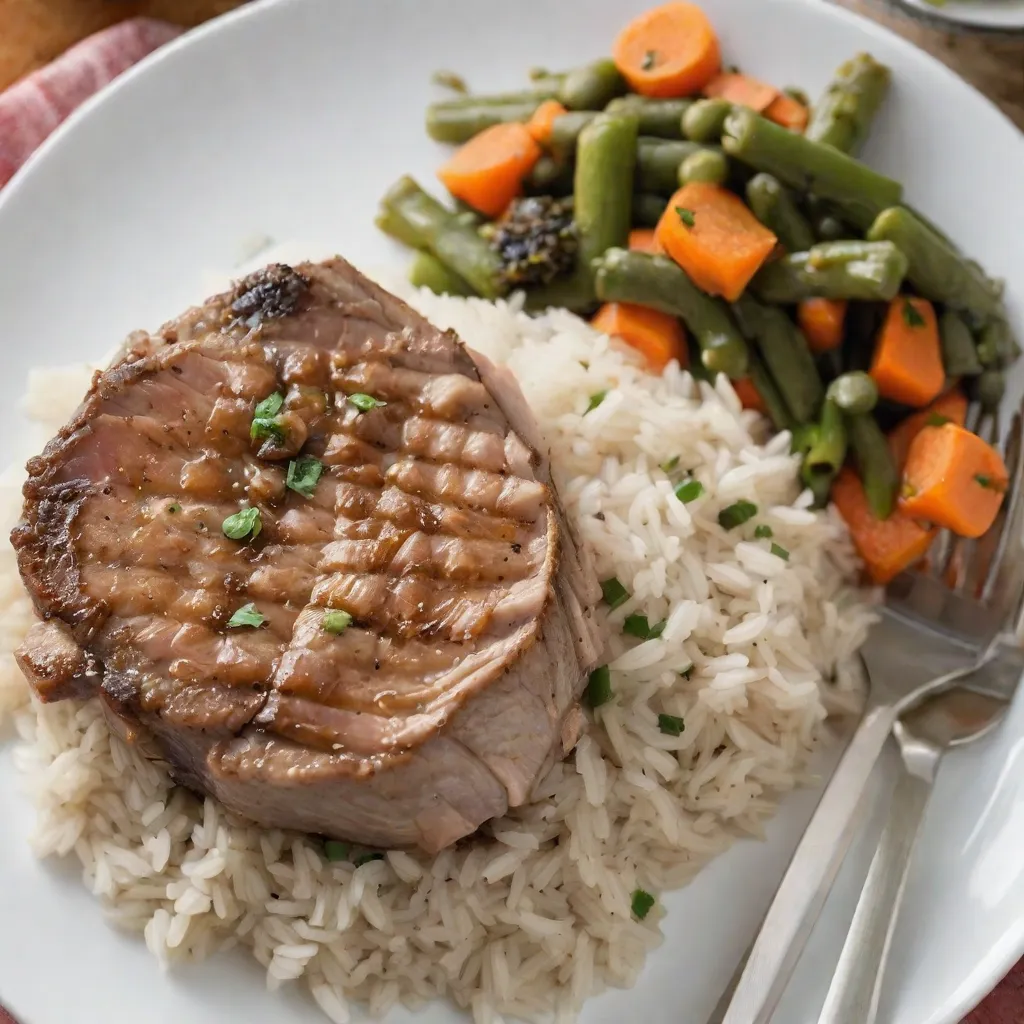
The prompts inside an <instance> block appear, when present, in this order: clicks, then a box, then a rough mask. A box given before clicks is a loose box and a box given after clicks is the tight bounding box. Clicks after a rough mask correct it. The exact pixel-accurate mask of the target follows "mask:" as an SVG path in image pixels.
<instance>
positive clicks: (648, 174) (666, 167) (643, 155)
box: [636, 136, 701, 196]
mask: <svg viewBox="0 0 1024 1024" xmlns="http://www.w3.org/2000/svg"><path fill="white" fill-rule="evenodd" d="M700 149H701V147H700V146H698V145H697V143H696V142H683V141H671V140H669V139H652V138H649V137H647V136H641V137H640V138H639V139H638V140H637V144H636V187H637V191H638V192H654V193H657V194H660V195H665V196H670V195H672V193H673V192H675V190H676V189H677V188H679V167H680V165H681V164H682V162H683V161H684V160H685V159H686V158H687V157H688V156H690V155H691V154H693V153H696V152H698V151H699V150H700Z"/></svg>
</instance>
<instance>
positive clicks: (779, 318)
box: [733, 295, 825, 423]
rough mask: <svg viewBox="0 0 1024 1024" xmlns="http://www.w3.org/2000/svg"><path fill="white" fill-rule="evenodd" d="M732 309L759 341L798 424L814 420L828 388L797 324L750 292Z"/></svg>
mask: <svg viewBox="0 0 1024 1024" xmlns="http://www.w3.org/2000/svg"><path fill="white" fill-rule="evenodd" d="M733 311H734V312H735V314H736V318H737V320H738V321H739V325H740V328H741V329H742V330H743V332H744V334H746V335H747V336H748V337H750V338H753V339H754V340H755V341H756V342H757V345H758V348H759V349H760V352H761V355H762V357H763V358H764V361H765V364H766V365H767V367H768V370H769V371H770V372H771V375H772V378H773V379H774V381H775V383H776V384H777V385H778V388H779V392H780V393H781V395H782V397H783V399H784V401H785V403H786V405H787V407H788V408H789V411H790V412H791V413H792V414H793V419H794V420H796V422H797V423H806V422H807V421H808V420H810V419H812V418H813V417H814V416H815V414H816V413H817V411H818V408H819V406H820V405H821V400H822V398H823V397H824V395H825V388H824V386H823V385H822V383H821V377H820V376H819V375H818V368H817V367H816V366H815V365H814V356H813V355H811V350H810V348H808V346H807V340H806V339H805V338H804V336H803V334H801V333H800V331H799V329H798V328H797V326H796V324H794V323H793V321H792V320H790V319H789V317H788V316H786V314H785V313H784V312H783V311H782V310H781V309H777V308H776V307H774V306H762V305H761V304H760V303H759V302H757V301H756V300H755V299H753V298H751V296H749V295H741V296H740V298H739V299H738V300H737V301H736V302H735V303H733Z"/></svg>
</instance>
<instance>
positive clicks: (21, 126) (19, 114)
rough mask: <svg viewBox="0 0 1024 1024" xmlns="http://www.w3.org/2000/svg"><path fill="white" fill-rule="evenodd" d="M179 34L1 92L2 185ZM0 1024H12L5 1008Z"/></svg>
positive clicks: (1014, 1008) (1020, 979) (159, 30)
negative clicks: (79, 111) (83, 108)
mask: <svg viewBox="0 0 1024 1024" xmlns="http://www.w3.org/2000/svg"><path fill="white" fill-rule="evenodd" d="M181 32H182V29H180V28H178V27H176V26H175V25H168V24H167V23H166V22H162V21H153V20H151V19H149V18H136V19H134V20H132V21H126V22H123V23H122V24H120V25H115V26H114V27H113V28H109V29H107V30H106V31H104V32H97V33H96V35H94V36H90V37H89V38H88V39H85V40H83V41H82V42H81V43H79V44H78V45H77V46H74V47H72V48H71V49H70V50H68V52H67V53H65V54H64V56H62V57H60V58H59V59H58V60H55V61H54V62H53V63H52V64H50V65H49V66H48V67H45V68H42V69H41V70H39V71H37V72H35V73H34V74H32V75H29V76H28V77H27V78H25V79H24V80H22V81H21V82H18V83H16V84H15V85H12V86H11V87H10V88H9V89H8V90H7V91H6V92H4V93H2V94H0V186H3V185H4V184H5V183H6V182H7V181H9V180H10V178H11V176H12V175H13V174H14V172H15V171H16V170H17V169H18V168H19V167H20V166H21V165H22V164H23V163H24V162H25V161H26V160H27V159H28V158H29V156H31V154H32V152H33V151H34V150H35V148H36V147H37V146H38V145H39V144H40V143H41V142H42V141H43V140H44V139H45V138H46V137H47V136H48V135H49V134H50V133H51V132H52V131H53V130H54V129H55V128H56V127H57V125H59V124H60V123H61V121H63V120H64V119H65V118H66V117H67V116H68V115H69V114H70V113H71V112H72V111H73V110H74V109H75V108H76V107H77V106H78V105H79V104H80V103H83V102H84V101H85V100H87V99H88V98H89V97H90V96H92V94H93V93H95V92H97V91H98V90H100V89H101V88H102V87H103V86H104V85H106V84H107V83H108V82H109V81H111V80H112V79H114V78H116V77H117V76H118V75H119V74H121V72H122V71H125V70H127V69H128V68H130V67H131V66H132V65H133V64H135V63H136V62H137V61H140V60H141V59H142V58H143V57H145V56H146V54H147V53H151V52H152V51H153V50H155V49H157V47H159V46H163V44H164V43H166V42H168V41H169V40H171V39H174V38H175V36H178V35H180V34H181ZM1022 963H1024V961H1022ZM0 1024H16V1022H15V1021H14V1020H13V1019H12V1018H11V1017H10V1015H9V1014H8V1013H6V1012H5V1011H4V1010H3V1008H0ZM964 1024H1024V967H1022V966H1021V964H1018V965H1017V967H1016V968H1015V970H1014V971H1013V972H1012V973H1011V974H1010V976H1009V977H1008V978H1007V979H1006V981H1004V982H1003V984H1002V985H1001V986H1000V987H999V988H998V989H996V991H995V992H994V993H993V994H992V995H991V996H990V997H989V998H988V999H987V1000H986V1001H985V1002H984V1003H983V1004H982V1005H981V1006H980V1007H978V1009H977V1010H975V1011H974V1013H972V1014H971V1015H970V1017H969V1018H968V1019H967V1020H966V1021H965V1022H964Z"/></svg>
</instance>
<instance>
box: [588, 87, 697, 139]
mask: <svg viewBox="0 0 1024 1024" xmlns="http://www.w3.org/2000/svg"><path fill="white" fill-rule="evenodd" d="M692 105H693V100H682V99H672V100H659V99H650V98H648V97H647V96H637V95H635V94H630V95H629V96H620V97H619V98H618V99H616V100H612V101H611V103H609V104H608V106H607V107H605V110H607V111H608V113H609V114H621V113H627V114H635V115H636V120H637V124H638V125H639V127H640V134H641V135H654V136H656V137H657V138H659V139H681V138H682V137H683V115H684V114H685V113H686V111H687V110H689V109H690V107H691V106H692Z"/></svg>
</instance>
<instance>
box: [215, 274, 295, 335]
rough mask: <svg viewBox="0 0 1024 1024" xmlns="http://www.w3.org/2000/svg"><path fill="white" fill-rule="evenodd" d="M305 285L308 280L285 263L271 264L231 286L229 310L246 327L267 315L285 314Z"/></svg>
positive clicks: (293, 306)
mask: <svg viewBox="0 0 1024 1024" xmlns="http://www.w3.org/2000/svg"><path fill="white" fill-rule="evenodd" d="M308 288H309V281H308V280H307V279H306V278H305V277H303V276H302V274H300V273H299V272H298V271H296V270H293V269H292V268H291V267H289V266H288V264H286V263H271V264H270V266H267V267H264V268H263V269H262V270H257V271H256V272H255V273H252V274H250V275H249V276H248V277H243V278H242V280H241V281H239V282H238V283H237V284H236V285H235V290H234V296H233V299H232V302H231V312H232V313H234V314H235V316H236V318H237V319H238V320H242V321H245V323H246V324H247V325H248V326H249V327H256V326H257V325H258V324H259V323H260V322H261V321H262V320H264V319H267V318H269V317H279V316H289V315H291V314H292V313H294V312H295V310H296V309H298V306H299V301H300V300H301V299H302V296H303V295H304V294H305V293H306V290H307V289H308Z"/></svg>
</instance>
